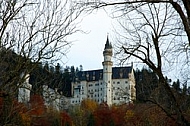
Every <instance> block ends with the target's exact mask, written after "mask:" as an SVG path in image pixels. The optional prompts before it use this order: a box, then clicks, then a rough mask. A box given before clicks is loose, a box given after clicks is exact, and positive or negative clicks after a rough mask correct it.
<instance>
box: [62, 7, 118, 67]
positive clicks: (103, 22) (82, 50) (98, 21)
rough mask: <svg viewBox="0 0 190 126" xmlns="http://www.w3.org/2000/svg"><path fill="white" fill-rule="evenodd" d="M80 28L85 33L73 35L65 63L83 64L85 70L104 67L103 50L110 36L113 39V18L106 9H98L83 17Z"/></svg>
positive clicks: (69, 64) (72, 64)
mask: <svg viewBox="0 0 190 126" xmlns="http://www.w3.org/2000/svg"><path fill="white" fill-rule="evenodd" d="M79 28H80V29H82V30H83V31H85V32H87V34H84V33H81V32H80V33H77V34H75V35H72V40H74V42H73V43H72V46H71V48H70V49H69V52H68V53H67V55H66V56H67V57H66V58H65V59H64V63H65V65H67V66H75V67H79V66H80V65H82V66H83V70H93V69H102V61H103V50H104V46H105V43H106V40H107V35H108V36H109V40H110V42H111V43H112V44H113V45H114V42H113V41H112V40H113V36H112V33H113V19H111V18H110V17H109V16H108V14H107V13H106V12H105V11H104V10H98V11H95V12H93V13H92V14H90V15H87V16H85V17H83V18H82V21H81V23H80V24H79Z"/></svg>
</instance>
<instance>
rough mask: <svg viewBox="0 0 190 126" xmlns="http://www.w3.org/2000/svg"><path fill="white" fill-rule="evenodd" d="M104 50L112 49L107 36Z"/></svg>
mask: <svg viewBox="0 0 190 126" xmlns="http://www.w3.org/2000/svg"><path fill="white" fill-rule="evenodd" d="M104 49H112V45H111V43H110V42H109V39H108V36H107V40H106V44H105V48H104Z"/></svg>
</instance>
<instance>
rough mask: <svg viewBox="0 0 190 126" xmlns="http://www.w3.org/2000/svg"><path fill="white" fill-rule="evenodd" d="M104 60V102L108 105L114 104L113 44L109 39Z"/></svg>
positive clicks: (104, 52)
mask: <svg viewBox="0 0 190 126" xmlns="http://www.w3.org/2000/svg"><path fill="white" fill-rule="evenodd" d="M103 56H104V61H103V62H102V65H103V84H104V102H107V104H108V105H111V104H112V65H113V63H112V61H111V58H112V45H111V43H110V42H109V39H108V37H107V41H106V44H105V48H104V51H103Z"/></svg>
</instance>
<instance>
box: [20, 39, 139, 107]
mask: <svg viewBox="0 0 190 126" xmlns="http://www.w3.org/2000/svg"><path fill="white" fill-rule="evenodd" d="M112 49H113V48H112V45H111V43H110V42H109V39H108V38H107V41H106V44H105V48H104V51H103V56H104V61H103V62H102V65H103V69H98V70H89V71H79V72H77V73H76V75H75V78H74V81H73V82H72V83H71V89H72V91H71V92H72V97H69V98H68V97H65V96H63V95H62V94H61V93H59V92H57V90H56V89H55V90H53V89H51V88H49V87H48V86H46V85H44V86H43V98H44V102H45V105H46V106H47V107H48V106H52V107H54V108H55V109H57V110H62V109H64V108H65V106H68V105H70V104H72V105H75V104H80V103H81V102H82V100H84V99H92V100H94V101H96V102H98V103H103V102H104V103H107V104H108V105H113V104H124V103H130V102H133V100H135V99H136V89H135V77H134V71H133V65H131V66H128V67H112V66H113V62H112ZM27 78H29V77H28V76H27ZM30 89H31V85H30V84H29V81H28V79H26V82H25V83H24V84H23V86H22V87H20V88H19V95H18V100H19V102H28V101H29V99H30Z"/></svg>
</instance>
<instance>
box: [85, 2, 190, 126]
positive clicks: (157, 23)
mask: <svg viewBox="0 0 190 126" xmlns="http://www.w3.org/2000/svg"><path fill="white" fill-rule="evenodd" d="M86 5H89V6H90V7H92V8H93V9H94V8H95V9H96V8H101V7H106V6H114V9H113V10H114V13H113V17H118V18H119V19H120V26H121V28H120V29H119V30H118V29H117V31H116V32H117V33H118V35H119V37H118V39H117V41H118V43H117V54H118V56H120V57H119V59H120V61H121V62H125V61H126V60H127V59H129V58H130V57H135V58H137V59H138V60H140V61H142V62H143V63H145V64H146V65H148V66H149V67H150V68H151V69H152V70H153V71H154V72H155V73H156V74H157V76H158V78H159V84H158V91H157V92H158V93H157V94H159V95H160V94H163V95H162V96H164V97H163V99H156V98H152V99H151V102H153V103H155V104H156V105H158V106H159V107H160V108H162V110H163V111H164V112H165V113H166V114H167V115H168V116H169V117H171V118H172V119H173V120H175V121H176V122H177V123H178V124H179V125H188V124H189V122H188V121H187V119H186V118H185V116H184V112H183V111H182V110H181V106H180V102H181V101H179V99H177V98H176V97H175V95H174V93H173V92H172V90H171V88H170V85H169V83H168V82H167V79H166V78H165V73H166V71H168V70H170V69H172V67H171V66H173V65H176V64H177V65H179V64H182V67H183V68H182V69H181V72H182V71H183V70H185V69H187V70H189V58H188V57H189V46H188V45H189V43H190V32H189V31H190V30H189V29H190V27H189V19H190V18H189V14H190V13H189V12H190V11H189V8H190V4H189V1H185V0H184V1H183V0H181V1H173V0H166V1H160V0H131V1H130V0H129V1H117V2H115V1H113V2H112V1H111V0H110V1H106V2H100V1H96V0H95V1H91V2H87V3H86ZM122 18H123V20H122ZM187 43H188V44H187ZM175 67H179V66H175ZM178 72H180V71H178ZM184 100H185V99H184ZM175 116H177V117H175Z"/></svg>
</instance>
